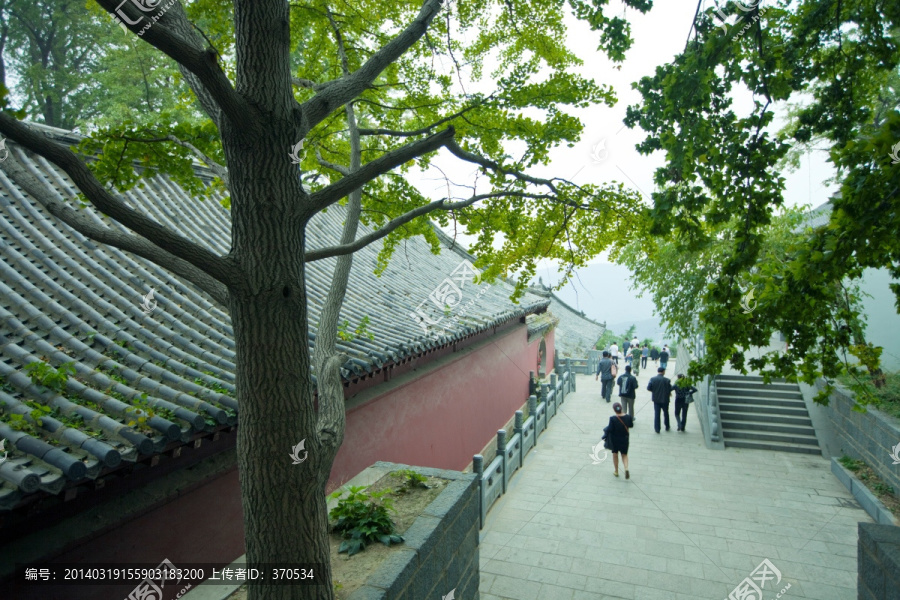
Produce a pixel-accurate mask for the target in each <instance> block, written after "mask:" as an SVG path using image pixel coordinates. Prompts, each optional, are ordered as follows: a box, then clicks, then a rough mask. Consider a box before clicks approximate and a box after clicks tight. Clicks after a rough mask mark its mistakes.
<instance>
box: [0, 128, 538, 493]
mask: <svg viewBox="0 0 900 600" xmlns="http://www.w3.org/2000/svg"><path fill="white" fill-rule="evenodd" d="M42 129H43V130H44V131H45V132H48V131H49V129H48V128H42ZM51 133H52V134H53V135H54V136H55V137H57V138H58V139H64V140H65V141H67V142H75V141H77V138H76V137H74V136H73V135H72V134H69V133H66V132H58V130H57V131H55V132H51ZM7 144H8V147H9V149H10V152H11V153H12V154H13V155H14V156H15V157H16V158H17V159H19V160H20V161H22V163H23V164H24V165H26V166H27V168H29V169H30V170H31V171H32V173H34V174H36V175H37V176H39V177H40V178H41V180H42V181H43V182H44V183H45V185H46V186H47V187H48V189H51V190H52V191H53V193H61V194H62V195H63V196H64V197H66V198H72V196H73V194H75V192H76V189H75V187H74V186H73V184H72V183H71V181H70V180H69V179H68V177H67V176H66V175H65V174H64V173H63V172H62V171H61V170H60V169H58V168H56V167H55V166H53V165H51V164H50V163H48V162H47V161H45V160H44V159H42V158H40V157H36V156H35V157H31V158H28V157H26V155H25V154H24V153H23V152H22V151H21V148H19V147H17V146H16V145H15V144H13V143H12V142H9V141H8V142H7ZM2 168H3V163H0V438H3V439H4V440H5V442H4V443H5V446H6V448H5V450H6V451H7V452H8V457H7V460H5V461H4V462H3V463H2V464H0V509H9V508H12V507H14V506H15V505H16V504H17V503H18V502H19V501H20V500H21V498H22V497H23V496H24V495H26V494H29V493H33V492H37V491H38V490H43V491H45V492H48V493H51V494H56V493H59V492H60V491H61V490H62V489H63V488H65V487H66V486H67V485H68V484H74V483H75V482H79V481H83V480H84V479H85V478H88V479H94V478H97V477H98V476H100V475H102V474H103V473H105V472H108V471H109V470H110V469H114V468H116V467H117V466H119V465H120V464H121V463H122V461H135V460H136V459H137V457H138V455H147V454H153V453H157V452H160V451H162V450H163V448H165V447H166V446H167V445H169V444H171V443H173V442H180V443H187V442H188V441H190V439H192V437H194V436H196V435H197V434H198V433H202V432H208V431H212V430H214V429H216V428H218V427H222V426H230V425H234V424H235V423H236V422H237V413H238V404H237V401H236V400H235V399H234V390H235V387H234V372H235V368H234V367H235V365H234V358H235V351H234V349H235V348H234V340H233V335H232V333H233V332H232V327H231V322H230V318H229V316H228V314H227V313H226V312H225V311H224V310H223V309H222V308H221V307H220V306H218V305H216V304H215V303H214V302H213V301H211V300H210V299H209V298H208V296H206V295H205V294H204V293H202V292H200V291H198V290H197V289H196V288H195V287H194V286H193V285H191V284H187V283H185V282H184V281H182V280H180V279H179V278H178V277H176V276H174V275H172V274H171V273H169V272H167V271H165V270H164V269H162V268H160V267H158V266H156V265H154V264H153V263H151V262H149V261H146V260H144V259H142V258H140V257H136V256H134V255H131V254H129V253H126V252H122V251H120V250H117V249H115V248H112V247H109V246H104V245H100V244H96V243H94V242H91V241H89V240H87V239H86V238H84V237H83V236H82V235H80V234H79V233H77V232H75V231H73V230H72V229H70V228H69V227H68V226H66V225H63V224H62V223H60V222H59V221H57V220H55V219H54V218H53V217H52V216H50V215H49V214H48V213H46V212H45V211H44V210H43V209H42V208H41V207H40V206H39V205H38V204H37V203H36V202H35V201H34V200H33V199H32V198H30V197H28V196H27V195H25V194H24V193H23V192H22V191H21V190H20V189H19V188H18V187H17V186H15V185H14V184H13V183H12V182H11V181H10V179H9V178H8V177H7V175H6V173H5V172H3V171H2ZM125 198H126V199H127V201H128V203H129V204H130V205H131V206H132V207H134V208H138V209H140V210H144V211H145V212H146V213H147V214H149V215H151V216H153V217H154V218H155V219H157V220H158V221H159V222H160V223H162V224H164V225H166V226H168V227H170V228H172V229H175V230H177V231H178V232H180V233H181V234H182V235H184V236H186V237H188V238H190V239H193V240H194V241H195V242H197V243H199V244H201V245H203V246H205V247H206V248H209V249H210V250H213V251H215V252H217V253H220V254H224V253H227V251H228V249H229V245H230V233H229V230H230V225H229V220H230V214H229V212H228V211H227V210H226V209H224V208H223V207H222V206H220V205H219V204H218V203H216V202H214V201H210V200H206V201H200V200H197V199H193V198H191V197H189V196H188V195H187V194H186V193H185V192H184V191H183V190H182V189H181V188H180V187H179V186H178V185H176V184H174V183H173V182H172V181H170V180H169V179H167V178H166V177H162V176H160V177H155V178H153V179H150V180H148V181H147V182H146V185H145V186H143V187H142V188H135V189H133V190H131V191H130V192H128V193H127V194H125ZM84 213H85V214H86V215H90V218H92V219H93V220H95V221H97V222H100V221H101V218H100V217H99V216H97V215H96V214H95V213H93V212H92V211H91V210H85V211H84ZM343 214H344V211H343V209H342V208H341V207H339V206H335V207H332V208H331V209H329V210H328V212H327V213H325V214H322V215H319V216H317V217H316V218H315V219H313V220H312V222H311V223H310V224H309V227H308V232H307V236H308V245H309V246H310V247H311V248H316V247H322V246H326V245H331V244H334V243H336V242H337V240H338V239H339V237H340V229H341V224H342V220H343ZM104 222H105V223H106V224H107V225H111V226H113V227H119V226H118V225H116V224H110V223H108V222H106V221H104ZM367 231H368V229H367V228H366V227H364V226H361V228H360V232H359V235H364V234H365V233H367ZM442 240H443V242H444V243H443V244H442V245H444V246H447V245H448V244H447V240H448V238H446V236H443V237H442ZM380 249H381V243H380V242H376V243H375V244H373V245H371V246H369V247H367V248H365V249H363V250H361V251H359V252H357V253H356V255H355V258H354V264H353V269H352V272H351V275H350V282H349V286H348V291H347V297H346V300H345V303H344V307H343V309H342V312H341V320H342V321H343V320H345V319H346V320H347V321H349V323H350V324H351V329H355V327H356V325H357V324H358V323H359V322H360V321H361V319H362V318H363V317H368V318H369V325H368V331H370V332H371V333H372V334H373V335H374V339H373V340H370V339H368V338H367V337H363V338H361V339H355V340H353V341H350V342H344V341H341V342H339V344H338V345H339V348H340V350H342V351H343V352H345V353H346V354H347V355H348V356H350V360H349V361H348V362H347V363H345V365H344V367H345V368H344V370H343V375H344V377H345V378H346V379H348V380H353V379H356V378H358V377H361V376H364V375H365V374H367V373H372V372H373V371H375V370H376V369H379V368H381V367H384V366H389V365H390V364H391V363H392V362H395V361H399V360H402V359H404V358H406V357H410V356H415V355H417V354H420V353H422V352H424V351H426V350H428V349H432V348H436V347H440V346H443V345H445V344H447V343H450V342H452V341H456V340H458V339H461V338H464V337H467V336H470V335H473V334H475V333H478V332H481V331H484V330H487V329H490V328H491V327H493V326H495V325H497V324H501V323H504V322H506V321H509V320H510V319H517V318H521V317H523V316H525V315H527V314H530V313H533V312H536V311H541V310H543V309H545V308H546V306H547V301H546V299H544V298H541V297H539V296H535V295H531V294H526V296H525V297H524V298H523V299H522V300H520V303H519V304H513V303H512V302H511V301H510V300H509V296H510V294H511V293H512V287H511V286H510V285H509V284H508V283H505V282H497V283H494V284H491V285H488V284H485V283H482V284H480V285H478V286H476V285H475V284H473V283H472V282H471V276H469V279H468V280H465V279H464V277H462V276H457V277H453V278H451V280H452V281H454V282H456V283H457V285H461V286H462V289H461V296H462V298H461V301H459V302H457V298H458V296H459V294H456V295H454V294H452V293H451V294H450V295H444V296H442V297H441V300H442V302H443V303H444V307H443V309H439V308H438V307H437V306H435V305H434V304H433V303H432V301H431V300H429V294H431V293H432V292H433V291H434V290H435V289H436V288H437V287H438V286H439V285H441V284H442V282H444V288H445V290H446V288H447V287H448V286H447V284H446V279H447V278H450V277H451V274H452V273H454V271H455V270H458V268H459V266H460V263H461V262H462V261H463V259H464V257H466V256H467V255H466V254H465V253H464V252H463V251H462V250H460V249H455V250H452V251H444V252H442V253H441V254H440V255H434V254H432V253H431V251H430V248H429V246H428V244H427V243H426V242H425V241H424V240H423V239H422V238H414V239H411V240H408V241H407V242H405V243H404V244H402V245H401V247H400V248H399V249H398V251H397V253H396V256H395V257H394V259H393V260H392V262H391V263H390V265H389V266H388V268H387V269H386V271H385V272H384V273H383V274H382V275H381V276H380V277H376V276H375V275H374V274H373V271H374V269H375V266H376V257H377V254H378V251H379V250H380ZM333 261H334V259H326V260H322V261H317V262H314V263H311V264H309V265H308V267H307V283H308V293H309V304H310V323H312V324H315V323H316V322H317V318H318V314H319V311H320V307H321V302H322V301H323V298H324V293H325V290H326V289H327V282H328V281H329V277H330V273H331V267H332V266H333ZM457 272H458V271H457ZM151 288H152V289H154V290H155V298H154V299H155V301H156V302H157V303H158V304H157V306H156V308H155V309H154V310H153V311H152V312H150V313H149V314H145V313H144V311H143V310H142V306H141V303H142V298H143V297H144V296H145V295H146V294H147V293H148V292H149V291H150V290H151ZM423 302H424V304H422V303H423ZM429 305H430V308H429ZM419 307H421V311H422V313H424V314H425V315H426V316H427V318H428V319H429V320H430V321H433V322H434V321H439V322H438V323H437V324H436V325H434V326H431V327H430V329H429V331H428V334H427V335H426V332H425V331H423V328H422V327H420V325H419V324H417V322H416V321H415V320H414V319H413V318H412V317H411V316H410V315H411V314H415V311H416V310H417V308H419ZM463 307H464V308H463ZM455 317H456V318H455ZM310 338H311V340H312V339H313V338H314V331H311V334H310ZM39 361H44V362H45V363H49V365H51V366H52V367H53V368H54V369H56V368H59V367H60V366H61V365H64V364H71V365H72V367H73V368H74V373H73V374H72V375H71V376H69V377H68V378H67V379H66V380H62V383H61V384H60V385H59V386H58V388H57V389H53V387H54V385H53V382H52V381H49V382H47V383H49V386H43V385H37V384H35V383H33V380H32V376H35V375H36V374H34V373H32V374H29V373H28V372H27V369H26V365H29V364H30V363H35V362H39ZM52 373H53V371H51V374H52ZM57 382H60V380H57ZM139 406H144V407H145V408H150V409H151V410H152V411H153V413H154V414H153V416H152V417H150V418H148V419H146V421H145V422H143V423H136V424H134V425H129V423H130V422H134V421H135V420H136V419H137V417H138V416H140V414H141V413H139V412H138V413H136V412H135V409H136V407H139ZM41 407H45V408H43V409H42V408H41ZM47 408H49V409H50V410H51V412H50V413H49V414H44V415H41V414H40V412H36V411H41V410H44V411H46V410H47ZM138 410H139V409H138ZM32 415H34V416H32ZM35 417H38V418H40V423H38V421H36V420H35ZM2 459H3V454H2V452H0V460H2Z"/></svg>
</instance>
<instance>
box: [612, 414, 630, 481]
mask: <svg viewBox="0 0 900 600" xmlns="http://www.w3.org/2000/svg"><path fill="white" fill-rule="evenodd" d="M613 410H614V411H615V412H616V414H614V415H613V416H611V417H610V418H609V426H608V427H607V428H606V431H607V440H608V441H609V445H610V448H609V449H610V451H612V453H613V468H614V469H615V472H614V473H613V475H615V476H616V477H618V476H619V454H621V455H622V466H623V467H625V479H630V478H631V475H630V474H629V473H628V430H629V429H630V428H631V427H633V426H634V421H632V419H631V415H623V414H622V405H621V404H619V403H618V402H616V403H615V404H613Z"/></svg>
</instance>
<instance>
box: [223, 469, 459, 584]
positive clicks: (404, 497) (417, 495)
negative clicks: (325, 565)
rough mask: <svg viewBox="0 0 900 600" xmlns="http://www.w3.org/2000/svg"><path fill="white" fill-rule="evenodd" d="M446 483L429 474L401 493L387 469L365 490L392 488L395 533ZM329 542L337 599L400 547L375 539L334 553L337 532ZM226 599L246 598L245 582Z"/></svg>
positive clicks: (338, 541) (402, 530) (337, 544)
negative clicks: (355, 548) (421, 483)
mask: <svg viewBox="0 0 900 600" xmlns="http://www.w3.org/2000/svg"><path fill="white" fill-rule="evenodd" d="M447 483H448V482H447V480H445V479H437V478H434V477H429V478H428V481H427V484H428V485H429V486H430V487H429V489H423V488H412V489H410V490H409V491H407V492H405V493H399V492H397V491H396V490H400V489H401V488H402V487H403V486H402V478H401V477H400V476H395V475H392V474H390V473H388V474H387V475H385V476H384V477H382V478H381V479H379V480H378V481H376V482H375V483H373V484H372V485H371V486H369V489H368V490H367V491H368V492H380V491H382V490H384V489H386V488H391V489H392V490H395V491H394V492H393V493H392V494H390V495H389V497H390V498H391V501H392V502H393V504H394V510H395V511H396V512H392V513H391V517H392V518H393V520H394V524H395V525H396V527H397V533H399V534H400V535H403V534H404V533H406V530H407V529H409V527H410V526H411V525H412V524H413V522H414V521H415V520H416V518H417V517H418V516H419V515H420V514H422V511H424V510H425V508H426V507H427V506H428V505H429V504H431V502H432V500H434V499H435V498H436V497H437V496H438V494H440V493H441V490H443V489H444V488H445V487H446V486H447ZM330 543H331V569H332V578H333V581H334V585H335V587H336V588H337V589H336V591H335V598H337V600H346V598H348V597H349V596H350V594H351V593H353V592H354V591H356V589H357V588H359V587H361V586H362V585H363V584H364V583H365V581H366V579H367V578H368V577H369V575H371V574H372V573H374V572H375V571H376V570H377V569H378V567H379V566H380V565H381V563H382V562H383V561H384V560H385V559H386V558H387V557H388V556H389V555H390V553H391V552H393V551H394V550H395V549H397V548H402V547H403V544H395V545H392V546H391V547H390V548H388V547H387V546H385V545H383V544H377V543H376V544H371V545H369V546H366V549H365V550H363V551H362V552H360V553H359V554H354V555H353V556H347V555H346V554H339V553H338V547H340V545H341V537H340V535H339V534H335V533H332V534H330ZM228 600H247V586H246V585H244V586H241V587H240V588H238V589H237V590H235V592H234V593H233V594H231V595H230V596H229V597H228Z"/></svg>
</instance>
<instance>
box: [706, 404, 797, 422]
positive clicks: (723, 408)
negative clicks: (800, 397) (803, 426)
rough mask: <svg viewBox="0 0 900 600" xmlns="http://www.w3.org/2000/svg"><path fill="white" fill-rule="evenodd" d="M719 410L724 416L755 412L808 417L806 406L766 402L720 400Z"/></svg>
mask: <svg viewBox="0 0 900 600" xmlns="http://www.w3.org/2000/svg"><path fill="white" fill-rule="evenodd" d="M719 412H720V413H722V418H723V419H724V418H725V415H726V414H727V413H755V414H759V415H767V414H769V415H787V416H792V417H807V416H809V414H808V413H807V412H806V406H803V407H797V408H794V407H790V406H767V405H764V404H745V403H743V402H719Z"/></svg>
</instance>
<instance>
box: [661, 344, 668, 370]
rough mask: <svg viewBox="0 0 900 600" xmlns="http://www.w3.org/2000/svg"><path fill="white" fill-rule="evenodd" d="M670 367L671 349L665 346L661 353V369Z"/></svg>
mask: <svg viewBox="0 0 900 600" xmlns="http://www.w3.org/2000/svg"><path fill="white" fill-rule="evenodd" d="M668 365H669V347H668V346H663V349H662V352H660V353H659V368H660V369H665V368H666V367H667V366H668Z"/></svg>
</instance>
